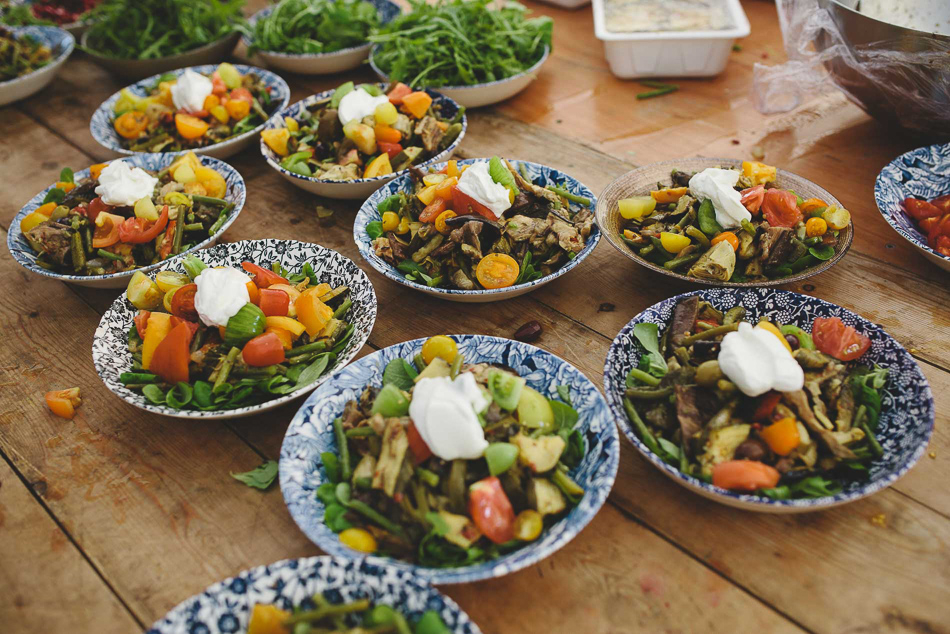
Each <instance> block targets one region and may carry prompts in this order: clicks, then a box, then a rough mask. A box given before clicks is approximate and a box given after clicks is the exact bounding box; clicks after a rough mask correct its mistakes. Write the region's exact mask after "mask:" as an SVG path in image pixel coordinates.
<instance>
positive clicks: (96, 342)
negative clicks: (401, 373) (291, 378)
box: [92, 240, 377, 420]
mask: <svg viewBox="0 0 950 634" xmlns="http://www.w3.org/2000/svg"><path fill="white" fill-rule="evenodd" d="M197 256H198V258H199V259H200V260H201V261H202V262H204V263H205V264H207V265H208V266H209V267H215V266H230V267H234V268H237V269H240V268H241V263H242V262H245V261H248V262H254V263H255V264H260V265H262V266H264V267H265V268H267V266H266V265H267V264H270V263H271V262H274V261H279V262H280V263H281V265H282V266H283V267H284V268H286V269H288V270H290V271H295V272H296V271H299V270H300V269H301V267H303V264H304V262H310V264H311V265H312V266H313V270H314V272H315V273H316V275H317V277H318V278H319V279H320V281H321V282H326V283H327V284H330V285H331V286H334V287H335V286H339V285H340V284H346V285H347V286H349V287H350V298H351V299H352V300H353V306H352V307H351V308H350V310H349V312H348V313H347V316H346V319H347V321H349V322H350V323H351V324H353V327H354V330H353V336H352V337H351V338H350V341H349V343H348V344H347V345H346V347H345V348H344V349H343V350H342V351H341V352H340V355H339V356H338V357H337V360H336V362H335V363H334V365H333V366H332V367H331V368H330V369H329V370H328V371H327V373H326V374H324V375H323V376H321V377H320V378H319V379H317V381H315V382H314V383H312V384H310V385H308V386H306V387H305V388H304V389H301V390H298V391H296V392H292V393H290V394H285V395H284V396H281V397H279V398H275V399H273V400H270V401H266V402H264V403H259V404H257V405H247V406H245V407H238V408H235V409H228V410H219V411H211V412H203V411H192V410H178V409H173V408H171V407H165V406H164V405H161V406H159V405H153V404H152V403H151V402H150V401H148V399H146V398H145V397H144V396H143V395H142V394H141V393H140V392H134V391H132V390H130V389H128V388H127V387H125V385H123V383H122V381H120V380H119V376H120V375H121V374H122V373H123V372H128V371H129V370H130V369H131V367H132V355H131V353H129V347H128V333H129V329H130V328H131V327H132V325H133V323H134V322H133V320H134V318H135V315H136V313H138V309H136V308H135V307H134V306H132V304H131V303H130V302H129V301H128V299H126V297H125V294H124V293H123V294H122V295H120V296H119V297H117V298H116V300H115V302H113V304H112V306H111V307H110V308H109V310H107V311H106V312H105V314H104V315H103V316H102V319H101V320H100V321H99V326H98V327H97V328H96V332H95V335H94V336H93V340H92V362H93V365H95V366H96V372H97V373H98V374H99V378H101V379H102V382H103V383H105V384H106V387H107V388H109V389H110V390H112V392H113V393H114V394H115V395H116V396H118V397H119V398H121V399H122V400H123V401H125V402H126V403H129V404H130V405H134V406H135V407H138V408H140V409H144V410H146V411H148V412H153V413H155V414H162V415H163V416H171V417H174V418H188V419H200V420H215V419H217V420H220V419H226V418H240V417H242V416H250V415H251V414H258V413H260V412H264V411H267V410H270V409H274V408H275V407H279V406H281V405H283V404H284V403H287V402H289V401H292V400H294V399H298V398H300V397H301V396H304V395H305V394H308V393H309V392H311V391H312V390H313V389H315V388H316V387H317V386H318V385H320V384H321V383H323V382H324V381H327V380H328V379H329V378H330V377H332V376H333V374H334V373H335V372H338V371H339V370H340V368H342V367H343V366H345V365H346V364H347V363H349V362H350V360H351V359H353V357H355V356H356V354H357V353H358V352H359V351H360V349H362V347H363V345H364V344H365V343H366V340H367V339H369V333H370V332H372V330H373V324H375V323H376V305H377V304H376V292H375V291H374V290H373V284H372V283H371V282H370V281H369V278H368V277H367V276H366V273H364V272H363V271H362V270H361V269H360V268H359V267H358V266H356V264H354V263H353V261H352V260H350V259H349V258H346V257H343V256H342V255H340V254H339V253H337V252H336V251H333V250H331V249H327V248H326V247H322V246H320V245H318V244H310V243H307V242H297V241H295V240H243V241H240V242H230V243H227V244H219V245H217V246H214V247H211V248H210V249H208V250H206V251H202V252H201V253H200V254H197ZM169 270H170V271H177V272H179V273H184V271H185V269H184V267H183V266H182V265H181V263H180V261H179V260H170V261H167V262H165V263H163V264H162V265H161V266H159V267H158V268H157V270H156V271H155V273H156V274H157V273H158V271H169ZM153 277H154V276H153Z"/></svg>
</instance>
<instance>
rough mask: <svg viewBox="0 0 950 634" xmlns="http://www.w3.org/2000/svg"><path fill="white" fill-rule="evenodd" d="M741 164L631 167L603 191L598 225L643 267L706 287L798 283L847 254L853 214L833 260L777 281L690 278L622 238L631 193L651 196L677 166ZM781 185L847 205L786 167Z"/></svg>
mask: <svg viewBox="0 0 950 634" xmlns="http://www.w3.org/2000/svg"><path fill="white" fill-rule="evenodd" d="M741 165H742V161H739V160H736V159H724V158H684V159H675V160H672V161H662V162H659V163H651V164H650V165H646V166H644V167H638V168H637V169H635V170H631V171H629V172H627V173H626V174H624V175H623V176H620V177H619V178H617V179H616V180H614V181H613V182H612V183H610V184H609V185H607V188H606V189H604V191H603V193H601V195H600V200H598V201H597V224H598V225H600V229H601V231H603V232H604V235H606V236H607V241H608V242H610V244H611V245H613V247H614V248H615V249H617V250H618V251H620V252H621V253H623V254H624V255H625V256H627V257H628V258H630V259H631V260H633V261H634V262H636V263H637V264H639V265H640V266H645V267H646V268H648V269H650V270H652V271H656V272H657V273H662V274H663V275H668V276H670V277H675V278H677V279H680V280H685V281H687V282H692V283H693V284H701V285H703V286H735V287H743V286H744V287H750V288H752V287H759V286H779V285H781V284H788V283H790V282H798V281H801V280H804V279H806V278H809V277H811V276H813V275H818V274H819V273H822V272H824V271H827V270H828V269H830V268H831V267H832V266H834V265H835V264H837V263H838V261H839V260H840V259H841V258H843V257H844V254H845V253H846V252H847V251H848V248H849V247H850V246H851V241H852V240H853V239H854V218H853V217H852V221H851V224H850V225H849V226H848V228H847V229H844V230H843V231H840V232H839V233H838V243H837V244H836V245H835V254H834V256H832V257H831V259H829V260H825V261H824V262H821V263H820V264H817V265H815V266H813V267H810V268H807V269H805V270H804V271H800V272H799V273H796V274H795V275H789V276H788V277H781V278H776V279H774V280H767V281H764V282H720V281H718V280H706V279H700V278H697V277H688V276H687V275H686V274H684V273H676V272H674V271H668V270H667V269H665V268H663V267H662V266H659V265H658V264H654V263H653V262H650V261H649V260H647V259H646V258H644V257H641V256H640V254H639V253H637V252H636V251H635V250H634V249H632V248H631V247H630V246H628V245H627V243H626V242H624V241H623V238H622V237H621V236H622V227H623V218H621V217H620V211H619V210H618V208H617V203H618V201H620V200H622V199H624V198H629V197H631V196H643V195H648V194H649V193H650V190H651V189H654V188H655V187H656V184H657V182H660V183H663V184H666V183H669V182H670V172H672V171H673V169H674V168H675V169H678V170H680V171H681V172H700V171H702V170H704V169H706V168H707V167H736V168H740V167H741ZM778 185H779V186H780V187H782V188H784V189H792V190H794V191H795V192H797V193H798V195H799V196H801V197H802V198H805V199H807V198H813V197H814V198H820V199H821V200H823V201H825V202H826V203H828V205H829V206H830V205H838V206H839V207H844V205H842V204H841V203H840V202H839V201H838V199H837V198H835V197H834V196H832V195H831V193H830V192H828V191H827V190H825V189H824V188H822V187H820V186H818V185H817V184H815V183H813V182H811V181H810V180H808V179H806V178H802V177H801V176H797V175H795V174H792V173H791V172H787V171H785V170H783V169H779V170H778Z"/></svg>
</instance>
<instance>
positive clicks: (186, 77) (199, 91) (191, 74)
mask: <svg viewBox="0 0 950 634" xmlns="http://www.w3.org/2000/svg"><path fill="white" fill-rule="evenodd" d="M212 90H213V86H212V84H211V80H210V79H208V78H207V77H205V76H204V75H202V74H201V73H196V72H195V71H193V70H191V69H190V68H189V69H188V70H186V71H185V72H184V73H182V74H181V77H179V78H178V81H176V82H175V83H174V84H173V85H172V103H174V104H175V107H176V108H178V109H179V110H185V111H186V112H198V111H199V110H201V109H203V108H204V107H205V99H207V97H208V95H210V94H211V91H212Z"/></svg>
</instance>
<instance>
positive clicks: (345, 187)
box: [261, 84, 468, 199]
mask: <svg viewBox="0 0 950 634" xmlns="http://www.w3.org/2000/svg"><path fill="white" fill-rule="evenodd" d="M377 86H378V87H379V88H380V89H381V90H385V89H386V86H387V84H377ZM335 91H336V89H335V88H334V89H333V90H325V91H323V92H321V93H317V94H316V95H310V96H309V97H307V98H306V99H301V100H300V101H298V102H297V103H295V104H293V105H292V106H290V107H288V108H284V109H283V110H281V111H280V112H277V113H275V114H274V116H272V117H271V118H270V120H268V122H267V125H266V126H265V128H267V129H272V128H284V127H287V126H286V124H285V123H284V117H292V118H295V119H296V118H298V117H300V116H302V112H303V111H305V110H306V109H307V108H309V107H310V106H312V105H313V104H315V103H319V102H321V101H325V100H327V99H329V98H330V97H332V96H333V93H334V92H335ZM426 92H428V93H429V95H430V96H431V97H432V104H433V105H438V106H440V107H441V112H442V116H443V117H446V118H449V119H451V118H452V117H454V116H455V115H456V114H457V113H458V111H459V105H458V104H457V103H455V102H454V101H452V100H451V99H449V98H448V97H446V96H445V95H440V94H439V93H437V92H434V91H431V90H428V91H426ZM466 130H468V117H467V116H465V115H462V132H461V133H460V134H459V135H458V138H456V139H455V141H453V142H452V144H451V145H450V146H449V147H447V148H445V149H444V150H442V151H441V152H439V153H438V154H436V155H435V156H433V157H432V158H430V159H429V160H428V161H425V162H423V163H420V164H419V165H417V166H416V167H419V168H422V167H425V166H428V165H431V164H433V163H436V162H438V161H445V160H448V159H449V158H451V156H452V154H454V153H455V150H456V149H457V148H458V146H459V144H460V143H461V142H462V139H463V138H464V137H465V132H466ZM261 154H263V155H264V158H265V159H267V164H268V165H270V166H271V167H273V168H274V169H275V170H277V172H278V173H279V174H280V175H281V176H283V177H284V178H285V179H287V180H288V181H290V182H291V183H293V184H294V185H296V186H297V187H299V188H300V189H303V190H304V191H308V192H310V193H311V194H316V195H318V196H325V197H327V198H338V199H359V198H366V197H367V196H369V195H370V193H371V192H373V191H376V189H377V188H378V187H380V186H381V185H384V184H385V183H388V182H389V181H391V180H393V179H394V178H398V177H399V176H400V175H403V174H408V169H404V170H400V171H398V172H394V173H392V174H386V175H385V176H376V177H374V178H357V179H354V180H349V181H331V180H325V179H322V178H315V177H313V176H302V175H300V174H296V173H294V172H291V171H290V170H286V169H284V168H283V167H281V166H280V161H281V158H282V157H281V156H279V155H278V154H277V152H275V151H274V150H272V149H271V148H270V146H268V145H267V144H266V143H264V141H263V139H262V140H261Z"/></svg>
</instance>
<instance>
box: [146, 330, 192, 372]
mask: <svg viewBox="0 0 950 634" xmlns="http://www.w3.org/2000/svg"><path fill="white" fill-rule="evenodd" d="M190 343H191V329H190V328H188V326H187V325H186V324H185V323H183V322H179V324H178V325H177V326H175V327H174V328H172V329H171V331H170V332H169V333H168V334H167V335H165V338H164V339H162V340H161V342H159V344H158V346H156V348H155V352H154V353H153V354H152V360H151V361H150V362H149V364H148V370H149V372H154V373H155V374H157V375H158V376H160V377H162V379H163V380H164V381H166V382H168V383H171V384H175V383H178V382H179V381H185V382H187V381H188V361H189V359H190V355H189V354H188V345H189V344H190Z"/></svg>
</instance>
